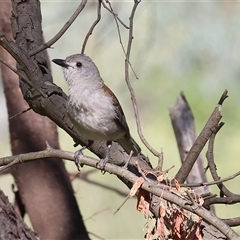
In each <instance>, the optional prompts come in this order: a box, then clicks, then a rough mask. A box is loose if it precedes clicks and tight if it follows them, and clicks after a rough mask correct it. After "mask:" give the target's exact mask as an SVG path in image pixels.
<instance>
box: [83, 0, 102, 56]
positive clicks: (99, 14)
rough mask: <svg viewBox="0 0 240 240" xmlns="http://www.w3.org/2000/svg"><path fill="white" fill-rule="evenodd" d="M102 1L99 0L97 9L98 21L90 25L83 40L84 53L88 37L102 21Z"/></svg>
mask: <svg viewBox="0 0 240 240" xmlns="http://www.w3.org/2000/svg"><path fill="white" fill-rule="evenodd" d="M101 1H102V0H98V10H97V19H96V21H94V23H93V24H92V26H91V27H90V29H89V31H88V33H87V35H86V37H85V39H84V42H83V45H82V51H81V53H82V54H83V53H84V51H85V47H86V45H87V41H88V38H89V37H90V35H92V33H93V29H94V28H95V27H96V25H97V24H98V23H99V22H100V20H101Z"/></svg>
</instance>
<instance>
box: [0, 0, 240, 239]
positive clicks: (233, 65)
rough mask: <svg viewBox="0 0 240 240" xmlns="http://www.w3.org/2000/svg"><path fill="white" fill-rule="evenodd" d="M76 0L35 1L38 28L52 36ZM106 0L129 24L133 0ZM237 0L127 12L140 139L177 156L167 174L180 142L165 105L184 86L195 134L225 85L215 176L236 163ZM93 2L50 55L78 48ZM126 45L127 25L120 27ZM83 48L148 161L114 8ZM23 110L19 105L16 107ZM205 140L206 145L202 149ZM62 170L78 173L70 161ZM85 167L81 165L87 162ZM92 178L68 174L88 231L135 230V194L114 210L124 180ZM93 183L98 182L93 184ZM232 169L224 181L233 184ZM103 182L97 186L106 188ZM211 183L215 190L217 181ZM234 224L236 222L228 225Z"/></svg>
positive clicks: (135, 234)
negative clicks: (226, 93) (38, 9)
mask: <svg viewBox="0 0 240 240" xmlns="http://www.w3.org/2000/svg"><path fill="white" fill-rule="evenodd" d="M78 5H79V1H61V2H60V1H41V7H42V16H43V32H44V37H45V39H46V41H47V40H49V39H51V38H52V37H53V36H54V35H55V34H56V33H57V32H58V31H59V29H60V28H61V27H62V26H63V24H64V23H65V22H66V21H67V20H68V19H69V17H70V16H71V14H72V13H73V12H74V11H75V9H76V7H77V6H78ZM112 6H113V8H114V10H115V12H116V13H117V14H118V16H119V17H120V18H121V20H123V21H124V23H126V24H127V25H128V18H129V16H130V13H131V8H132V6H133V1H118V2H116V1H114V2H113V3H112ZM239 12H240V3H239V2H224V1H223V2H216V1H215V2H214V1H212V2H180V1H179V2H178V1H175V2H166V1H143V2H141V3H140V5H139V7H138V9H137V12H136V16H135V21H134V24H135V25H134V40H133V47H132V52H131V63H132V65H133V68H134V70H135V72H136V74H137V76H138V78H139V79H136V78H135V77H134V75H133V74H132V73H131V83H132V85H133V88H134V90H135V94H136V97H137V101H138V106H139V112H140V117H141V124H142V129H143V133H144V135H145V137H146V138H147V140H148V141H149V142H150V143H151V144H152V146H153V147H154V148H156V149H158V150H159V151H160V150H161V149H163V152H164V168H165V169H166V168H169V167H171V166H172V165H175V168H174V169H173V170H171V171H170V173H169V178H172V177H173V176H174V175H175V173H176V171H177V169H178V168H179V166H180V161H179V156H178V150H177V145H176V142H175V137H174V134H173V130H172V127H171V121H170V118H169V111H168V107H169V106H171V105H172V104H174V103H175V101H176V98H177V97H178V95H179V93H180V91H184V93H185V95H186V97H187V99H188V101H189V104H190V106H191V108H192V111H193V113H194V116H195V121H196V129H197V133H199V132H200V131H201V129H202V127H203V126H204V125H205V123H206V121H207V119H208V117H209V116H210V114H211V112H212V110H213V109H214V107H215V106H216V104H217V102H218V100H219V98H220V96H221V94H222V93H223V91H224V90H225V89H228V91H229V96H230V97H229V98H228V99H227V100H226V102H225V103H224V106H223V111H222V112H223V121H224V122H225V123H226V124H225V126H224V127H223V129H221V131H220V132H219V134H218V136H217V139H216V145H215V158H216V164H217V168H218V173H219V175H220V176H221V177H222V178H224V177H227V176H229V175H232V174H234V173H235V172H237V171H239V169H238V168H239V156H240V148H239V142H240V141H239V138H240V129H239V127H240V121H239V120H240V111H239V110H240V104H239V102H240V94H239V84H240V82H239V78H240V68H239V64H240V31H239V26H240V15H239ZM96 15H97V2H96V1H90V2H88V4H87V6H86V8H85V9H84V10H83V12H82V13H81V14H80V16H79V17H78V19H77V20H76V21H75V22H74V24H73V25H72V26H71V27H70V29H69V30H68V31H67V32H66V33H65V34H64V35H63V36H62V38H61V39H60V40H59V41H58V42H57V43H56V44H54V45H53V48H51V49H49V50H48V53H49V57H50V59H53V58H65V57H66V56H68V55H71V54H74V53H80V51H81V46H82V43H83V40H84V38H85V36H86V33H87V32H88V30H89V28H90V26H91V24H92V22H93V21H94V20H95V19H96ZM120 30H121V36H122V40H123V43H124V45H125V46H126V43H127V39H128V32H127V30H126V29H125V28H123V27H122V26H120ZM85 53H86V54H87V55H89V56H90V57H91V58H92V59H93V60H94V62H95V63H96V64H97V66H98V68H99V70H100V72H101V75H102V78H103V79H104V81H105V83H106V84H107V85H108V86H109V87H110V88H111V89H112V90H113V92H114V93H115V94H116V95H117V97H118V99H119V101H120V102H121V105H122V107H123V109H124V112H125V115H126V118H127V121H128V124H129V126H130V129H131V134H132V136H133V137H134V138H135V139H136V140H137V142H138V143H139V144H140V145H141V147H142V149H143V152H144V153H145V154H146V155H148V156H149V157H150V159H151V162H152V164H153V165H154V166H155V165H156V163H157V159H156V158H154V157H152V155H151V154H150V153H149V152H148V151H147V150H146V148H145V147H144V146H143V145H142V144H141V143H140V140H139V137H138V135H137V131H136V124H135V119H134V114H133V109H132V104H131V99H130V94H129V92H128V90H127V87H126V84H125V81H124V60H125V57H124V54H123V51H122V48H121V45H120V43H119V38H118V33H117V28H116V24H115V21H114V18H113V16H112V15H111V14H110V13H109V12H107V11H106V9H102V19H101V22H100V23H99V24H98V25H97V27H96V28H95V30H94V32H93V34H92V35H91V36H90V39H89V41H88V44H87V48H86V50H85ZM52 72H53V78H54V82H55V83H56V84H57V85H59V86H60V87H62V88H63V89H64V91H65V92H67V85H66V83H65V81H64V78H63V74H62V71H61V69H60V68H59V67H58V66H56V65H54V64H52ZM1 92H2V94H1V95H0V104H1V115H0V123H1V124H0V126H1V127H0V134H1V136H2V137H1V140H0V141H1V142H0V151H1V156H7V155H10V154H11V152H10V146H9V135H8V119H7V112H6V105H5V100H4V93H3V90H2V86H1ZM23 110H24V109H23ZM59 134H60V143H61V148H62V149H64V150H72V151H75V150H76V149H74V147H73V146H72V145H73V141H72V139H71V138H70V137H69V136H68V135H67V134H66V133H65V132H63V131H62V130H59ZM205 153H206V149H205V150H204V151H203V156H205ZM67 167H68V169H69V171H71V172H76V169H75V166H74V164H72V163H67ZM90 170H91V169H90V168H87V167H84V168H83V170H82V174H85V173H87V172H88V171H90ZM89 179H90V181H89V182H85V181H78V180H75V181H74V182H73V184H74V189H75V192H76V197H77V200H78V201H79V204H80V208H81V211H82V214H83V216H84V219H86V225H87V228H88V230H89V231H90V232H91V233H93V234H97V235H98V236H100V237H102V238H104V239H113V238H116V237H118V238H119V239H142V238H143V235H144V232H143V230H144V224H145V223H146V220H145V219H144V217H143V215H142V214H141V213H138V212H137V211H136V210H135V207H136V199H132V200H129V201H128V202H127V203H126V204H125V205H124V207H123V208H122V209H121V210H120V211H119V212H118V213H117V215H113V212H114V211H115V210H116V209H117V207H118V206H119V205H120V203H121V202H122V201H123V199H124V198H123V197H120V196H119V194H118V193H117V192H116V191H114V190H111V188H113V189H119V190H120V191H123V192H124V193H125V194H126V195H127V192H128V190H127V188H126V187H125V186H124V185H123V184H122V183H121V182H120V181H119V180H117V179H116V178H115V177H114V176H112V175H109V174H105V175H102V174H101V173H100V172H99V171H93V172H91V174H89ZM12 181H13V180H12V179H11V177H10V176H8V177H5V176H4V177H1V181H0V188H2V189H3V190H4V191H5V192H6V193H7V194H9V196H10V199H12V195H11V186H10V184H11V182H12ZM92 182H93V183H94V182H97V183H99V185H100V186H98V185H95V184H93V183H92ZM238 182H239V178H236V179H234V180H231V181H229V182H228V183H226V186H227V187H229V189H230V190H231V191H233V192H235V193H240V188H239V185H238ZM103 186H104V187H103ZM212 191H213V192H215V193H217V194H218V190H217V189H216V188H214V187H213V188H212ZM217 215H218V216H219V217H222V218H231V217H237V216H239V215H240V207H239V205H234V206H217ZM234 229H235V230H236V231H238V232H239V233H240V228H234ZM91 238H92V239H95V238H97V237H96V236H94V235H91Z"/></svg>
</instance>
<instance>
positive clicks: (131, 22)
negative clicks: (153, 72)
mask: <svg viewBox="0 0 240 240" xmlns="http://www.w3.org/2000/svg"><path fill="white" fill-rule="evenodd" d="M139 3H140V1H137V0H135V1H134V6H133V9H132V13H131V16H130V18H129V23H130V24H129V26H130V29H129V38H128V46H127V52H126V60H125V81H126V83H127V86H128V89H129V92H130V94H131V99H132V104H133V109H134V114H135V118H136V123H137V130H138V135H139V137H140V139H141V141H142V142H143V143H144V145H145V146H146V147H147V148H148V150H149V151H150V152H151V153H152V154H153V155H154V156H157V157H158V158H160V157H161V153H159V152H157V151H156V150H155V149H154V148H153V147H152V146H151V145H150V144H149V143H148V142H147V140H146V139H145V137H144V136H143V133H142V129H141V124H140V117H139V113H138V107H137V101H136V97H135V93H134V90H133V88H132V86H131V83H130V80H129V59H130V53H131V47H132V40H133V18H134V14H135V12H136V9H137V6H138V4H139Z"/></svg>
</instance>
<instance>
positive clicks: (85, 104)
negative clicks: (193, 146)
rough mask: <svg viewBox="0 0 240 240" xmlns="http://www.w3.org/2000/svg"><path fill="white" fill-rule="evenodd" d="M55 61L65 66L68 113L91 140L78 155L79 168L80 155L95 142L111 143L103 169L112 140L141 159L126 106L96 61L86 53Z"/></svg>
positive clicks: (79, 129) (102, 162) (104, 163)
mask: <svg viewBox="0 0 240 240" xmlns="http://www.w3.org/2000/svg"><path fill="white" fill-rule="evenodd" d="M52 61H53V62H54V63H55V64H57V65H59V66H61V67H62V70H63V75H64V78H65V81H66V82H67V84H68V100H67V104H66V108H67V114H68V116H69V118H70V120H71V121H72V123H73V126H74V127H75V128H76V129H77V131H78V132H79V133H80V134H82V135H83V136H84V137H85V138H86V139H87V140H88V144H87V145H86V146H83V147H82V148H81V149H80V150H79V151H76V153H75V163H76V165H77V166H80V163H79V154H82V150H84V149H86V148H89V147H90V146H91V145H92V144H93V142H94V141H104V142H106V144H107V152H106V156H105V158H103V159H100V162H99V163H100V166H102V168H104V167H105V165H106V163H107V162H108V160H109V151H110V148H111V145H112V141H117V142H118V143H119V144H120V145H121V146H122V147H123V149H124V150H125V151H126V152H127V153H128V154H130V152H131V151H133V156H138V154H139V153H140V152H141V148H140V147H139V146H138V144H137V143H136V142H135V141H134V139H133V138H132V137H131V135H130V131H129V127H128V124H127V122H126V118H125V115H124V112H123V110H122V107H121V105H120V103H119V101H118V99H117V97H116V96H115V95H114V93H113V92H112V91H111V90H110V89H109V88H108V87H107V86H106V85H105V84H104V81H103V79H102V77H101V75H100V72H99V70H98V68H97V66H96V65H95V63H94V62H93V61H92V59H91V58H90V57H88V56H87V55H85V54H74V55H71V56H68V57H67V58H66V59H53V60H52ZM78 169H79V168H78Z"/></svg>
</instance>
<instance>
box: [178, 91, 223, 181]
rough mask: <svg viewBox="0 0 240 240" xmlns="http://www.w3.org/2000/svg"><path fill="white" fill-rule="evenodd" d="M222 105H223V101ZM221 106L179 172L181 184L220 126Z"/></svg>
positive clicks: (219, 105) (198, 138) (215, 111)
mask: <svg viewBox="0 0 240 240" xmlns="http://www.w3.org/2000/svg"><path fill="white" fill-rule="evenodd" d="M225 96H227V90H225V91H224V93H223V94H222V96H221V99H223V100H225V99H226V97H225ZM221 103H223V101H222V102H221ZM221 106H222V105H221V104H218V105H217V106H216V107H215V109H214V111H213V112H212V114H211V116H210V118H209V119H208V121H207V123H206V125H205V126H204V128H203V130H202V131H201V133H200V134H199V136H198V137H197V139H196V141H195V142H194V144H193V146H192V147H191V149H190V151H189V153H188V155H187V157H186V159H185V161H184V162H183V164H182V166H181V168H180V169H179V171H178V172H177V174H176V176H175V178H176V179H177V180H178V182H179V183H180V184H181V183H184V182H185V181H186V179H187V176H188V174H189V173H190V171H191V169H192V167H193V165H194V163H195V162H196V160H197V158H198V156H199V154H200V152H201V151H202V149H203V147H204V146H205V144H206V142H207V141H208V139H209V138H210V136H211V135H212V133H213V131H214V129H215V128H216V127H217V126H218V124H219V121H220V119H221V118H222V115H221Z"/></svg>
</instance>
